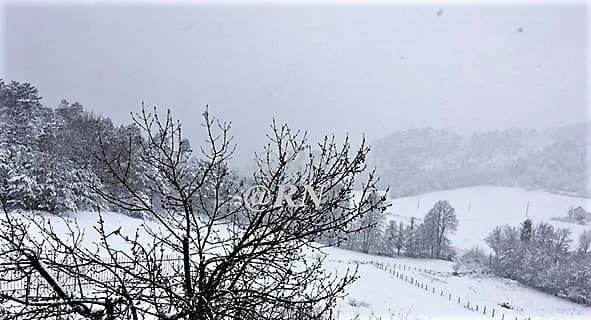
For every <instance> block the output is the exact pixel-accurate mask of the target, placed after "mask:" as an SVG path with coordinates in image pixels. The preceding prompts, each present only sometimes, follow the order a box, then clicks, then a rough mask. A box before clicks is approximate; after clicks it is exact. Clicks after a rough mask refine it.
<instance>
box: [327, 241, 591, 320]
mask: <svg viewBox="0 0 591 320" xmlns="http://www.w3.org/2000/svg"><path fill="white" fill-rule="evenodd" d="M326 252H327V253H329V259H328V261H327V266H328V267H329V268H330V269H335V270H341V272H342V270H346V268H347V267H350V268H353V267H355V265H359V269H358V274H359V276H360V278H359V280H358V281H357V282H355V283H354V284H353V285H352V286H351V287H350V288H349V290H348V294H349V295H348V296H347V297H346V298H345V300H344V301H342V302H341V303H340V304H339V306H338V311H339V315H340V318H341V319H351V318H353V317H355V316H356V315H359V318H360V319H384V320H386V319H408V320H411V319H413V320H414V319H493V318H492V309H495V317H494V319H503V317H504V319H507V320H509V319H511V320H513V319H516V318H517V319H532V320H533V319H545V320H550V319H556V320H558V319H564V320H567V319H591V308H589V307H585V306H582V305H578V304H575V303H571V302H568V301H566V300H564V299H561V298H557V297H553V296H551V295H548V294H545V293H541V292H539V291H536V290H534V289H530V288H527V287H525V286H523V285H521V284H519V283H517V282H515V281H511V280H506V279H500V278H497V277H494V276H488V275H462V276H453V275H451V272H452V268H451V267H452V263H451V262H446V261H440V260H429V259H408V258H387V257H376V256H371V255H365V254H361V253H356V252H351V251H347V250H342V249H337V248H330V249H327V250H326ZM375 263H382V264H384V265H386V264H389V265H390V266H392V267H393V266H394V265H396V266H397V267H396V268H395V269H394V270H396V271H397V272H399V273H401V274H403V275H405V276H406V277H407V278H408V279H409V280H410V279H411V278H413V279H414V280H415V281H419V282H420V283H422V284H423V285H426V286H427V287H426V289H425V288H420V287H417V286H416V285H412V284H411V283H409V282H408V281H404V280H402V279H399V278H397V277H396V276H394V275H392V274H390V273H389V272H387V271H384V270H382V269H379V268H378V267H377V266H376V265H375ZM401 265H405V266H406V269H402V268H403V267H402V266H401ZM414 268H417V270H415V269H414ZM425 270H428V271H425ZM433 289H434V292H433ZM442 291H443V295H442V293H441V292H442ZM449 294H451V295H452V297H451V298H450V297H449ZM458 297H459V298H460V303H459V304H458ZM467 302H470V309H468V308H467ZM501 303H508V304H509V305H510V306H512V307H513V309H512V310H510V309H506V308H503V307H501V306H500V304H501ZM476 305H478V311H476V310H475V309H476ZM484 307H486V312H487V314H486V315H484Z"/></svg>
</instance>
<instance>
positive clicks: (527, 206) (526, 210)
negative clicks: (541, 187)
mask: <svg viewBox="0 0 591 320" xmlns="http://www.w3.org/2000/svg"><path fill="white" fill-rule="evenodd" d="M528 214H529V201H528V202H527V205H526V206H525V217H526V218H527V217H528Z"/></svg>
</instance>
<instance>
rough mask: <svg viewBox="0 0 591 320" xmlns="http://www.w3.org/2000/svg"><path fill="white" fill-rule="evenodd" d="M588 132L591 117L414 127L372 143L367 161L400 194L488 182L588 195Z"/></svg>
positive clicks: (394, 191) (392, 190) (412, 193)
mask: <svg viewBox="0 0 591 320" xmlns="http://www.w3.org/2000/svg"><path fill="white" fill-rule="evenodd" d="M589 132H590V131H589V123H588V122H587V123H583V124H579V125H572V126H566V127H559V128H552V129H546V130H534V129H508V130H500V131H499V130H497V131H491V132H485V133H475V134H473V135H471V136H461V135H458V134H455V133H453V132H450V131H448V130H437V129H431V128H427V129H411V130H407V131H401V132H396V133H394V134H392V135H390V136H388V137H385V138H383V139H380V140H378V141H376V142H374V143H372V148H373V149H372V155H371V158H370V159H369V160H370V162H372V164H373V165H375V166H376V167H377V168H378V169H379V171H378V173H379V174H380V176H381V177H382V179H383V180H382V182H383V183H385V184H389V185H391V188H390V193H391V194H392V195H393V196H396V197H398V196H407V195H416V194H421V193H425V192H429V191H436V190H444V189H453V188H460V187H468V186H474V185H485V184H486V185H500V186H510V187H512V186H515V187H522V188H527V189H544V190H547V191H550V192H556V193H565V194H571V195H577V196H585V197H589V196H591V190H590V189H589V186H591V183H590V181H591V179H590V175H589V172H588V170H587V168H588V166H589V163H590V162H589V156H588V154H587V153H586V150H587V148H588V146H589V143H590V141H591V139H589V137H588V133H589Z"/></svg>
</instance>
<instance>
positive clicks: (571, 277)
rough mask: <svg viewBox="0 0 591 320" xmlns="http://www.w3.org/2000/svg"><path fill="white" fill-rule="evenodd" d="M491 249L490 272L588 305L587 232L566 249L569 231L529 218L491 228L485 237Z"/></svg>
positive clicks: (590, 243)
mask: <svg viewBox="0 0 591 320" xmlns="http://www.w3.org/2000/svg"><path fill="white" fill-rule="evenodd" d="M486 242H487V243H488V245H489V246H490V247H491V248H492V249H493V251H494V257H493V258H492V261H491V268H492V270H493V272H494V273H495V274H497V275H499V276H502V277H506V278H510V279H514V280H517V281H519V282H521V283H524V284H527V285H529V286H532V287H535V288H539V289H541V290H543V291H545V292H547V293H550V294H553V295H557V296H560V297H564V298H566V299H569V300H572V301H574V302H578V303H586V304H591V231H590V230H586V231H585V232H584V233H582V234H581V236H580V237H579V239H578V243H577V244H576V249H575V250H574V251H573V250H570V249H569V248H570V244H571V242H572V240H571V239H570V230H569V229H566V228H558V229H555V228H554V227H553V226H552V225H550V224H548V223H545V222H540V223H539V224H537V225H534V224H533V222H532V221H531V220H530V219H527V220H525V221H524V222H523V223H522V225H521V226H520V227H519V228H518V227H512V226H508V225H505V226H502V227H497V228H495V229H494V230H493V231H492V232H491V233H490V234H489V235H488V237H487V238H486Z"/></svg>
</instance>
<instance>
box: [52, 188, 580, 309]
mask: <svg viewBox="0 0 591 320" xmlns="http://www.w3.org/2000/svg"><path fill="white" fill-rule="evenodd" d="M437 200H448V201H450V203H451V204H452V205H453V206H454V207H455V208H456V211H457V214H458V218H459V221H460V223H459V228H458V232H457V233H456V234H455V235H454V236H453V238H452V241H453V244H454V245H455V246H457V247H460V248H464V249H467V248H470V247H473V246H476V245H480V246H481V247H483V248H484V247H485V245H484V243H483V241H482V239H483V238H484V236H485V235H486V234H487V233H488V232H489V231H490V230H491V229H492V228H493V227H494V226H496V225H500V224H504V223H508V224H518V223H520V222H521V221H522V220H523V218H524V217H525V207H526V203H527V201H530V208H529V213H528V216H529V217H531V218H532V219H534V220H535V221H542V220H543V221H549V222H551V223H552V224H554V225H556V226H561V227H569V228H571V229H573V231H574V234H575V235H576V234H578V233H580V232H581V231H582V230H583V227H584V226H579V225H574V224H568V223H562V222H556V221H551V220H550V218H551V217H555V216H564V215H565V214H566V210H567V209H568V208H569V207H571V206H579V205H581V206H583V207H584V208H585V209H587V210H588V209H589V206H588V204H589V200H587V199H581V198H574V197H568V196H560V195H554V194H550V193H546V192H540V191H524V190H522V189H516V188H502V187H474V188H464V189H457V190H447V191H441V192H433V193H428V194H424V195H421V196H420V200H419V197H406V198H400V199H393V206H392V207H391V208H390V209H389V213H390V214H389V218H390V219H408V218H409V217H411V216H414V217H422V216H423V215H424V214H425V212H426V211H428V210H429V208H431V207H432V205H433V204H434V203H435V201H437ZM417 203H418V207H417ZM74 216H75V217H76V219H77V220H78V223H79V225H80V227H82V228H85V229H86V230H87V236H88V237H89V240H90V239H92V233H93V232H94V231H93V230H92V226H93V225H94V224H95V223H96V221H97V218H98V215H97V214H96V213H79V214H76V215H74ZM103 218H104V220H105V222H106V224H107V225H108V226H109V227H111V228H118V227H121V228H123V230H124V231H127V232H129V233H131V232H133V230H135V228H137V227H138V226H139V225H140V224H141V223H144V222H143V221H142V220H139V219H133V218H130V217H127V216H124V215H120V214H116V213H105V214H103ZM53 219H54V218H52V220H53ZM55 220H57V218H56V219H55ZM56 222H57V221H56ZM54 227H56V230H57V231H60V228H61V226H60V223H56V224H54ZM153 227H157V226H155V225H154V226H153ZM586 227H587V228H591V226H586ZM61 231H63V232H65V231H66V229H63V228H62V229H61ZM325 252H326V253H327V254H328V258H327V259H326V267H327V269H329V270H337V271H339V272H342V273H344V272H345V270H346V269H347V268H356V267H358V272H359V273H358V275H359V279H358V281H356V282H355V283H354V284H353V285H352V286H351V287H349V289H348V291H347V293H348V296H347V297H346V298H345V299H344V300H343V301H341V302H340V303H339V305H338V314H339V319H352V318H354V317H355V316H359V319H384V320H389V319H397V320H398V319H405V320H406V319H408V320H411V319H485V318H486V319H488V318H491V319H492V309H495V317H494V319H506V320H513V319H516V318H517V319H528V318H531V319H547V320H550V319H591V308H589V307H585V306H582V305H578V304H574V303H571V302H568V301H566V300H563V299H560V298H557V297H553V296H550V295H547V294H544V293H541V292H539V291H536V290H534V289H530V288H527V287H525V286H522V285H520V284H519V283H516V282H514V281H510V280H506V279H500V278H496V277H494V276H489V275H462V276H453V275H451V271H452V263H451V262H446V261H441V260H430V259H409V258H387V257H377V256H371V255H365V254H361V253H357V252H351V251H347V250H342V249H337V248H328V249H325ZM378 263H381V264H383V265H390V266H391V267H394V266H396V269H394V272H399V274H402V275H403V278H404V277H406V279H407V280H406V281H405V280H404V279H400V278H397V277H396V275H395V274H394V275H393V274H391V273H389V272H388V271H386V270H383V269H380V268H379V267H378V265H377V264H378ZM415 268H416V269H415ZM411 278H412V279H413V281H419V282H420V283H421V284H423V285H426V286H427V288H420V287H417V285H413V284H411V283H410V282H409V280H410V279H411ZM442 292H443V293H442ZM450 294H451V295H452V296H451V297H450V296H449V295H450ZM458 297H459V298H460V303H458ZM468 302H470V309H469V308H467V303H468ZM501 303H508V304H509V305H510V306H512V307H513V309H511V310H510V309H506V308H503V307H501V306H500V305H499V304H501ZM476 305H478V308H479V310H478V312H477V311H475V308H476ZM484 307H486V308H487V314H486V315H484ZM503 317H504V318H503Z"/></svg>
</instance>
